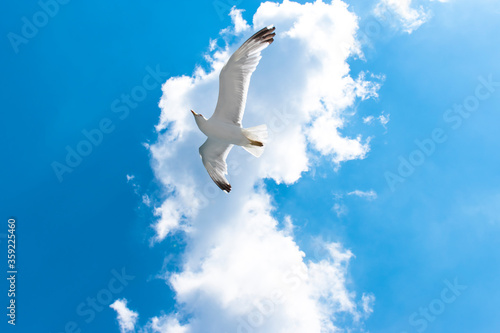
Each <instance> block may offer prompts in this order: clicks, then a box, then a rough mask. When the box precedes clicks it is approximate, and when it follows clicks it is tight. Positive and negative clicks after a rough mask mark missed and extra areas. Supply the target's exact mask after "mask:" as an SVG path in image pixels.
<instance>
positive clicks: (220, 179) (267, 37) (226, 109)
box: [191, 26, 275, 192]
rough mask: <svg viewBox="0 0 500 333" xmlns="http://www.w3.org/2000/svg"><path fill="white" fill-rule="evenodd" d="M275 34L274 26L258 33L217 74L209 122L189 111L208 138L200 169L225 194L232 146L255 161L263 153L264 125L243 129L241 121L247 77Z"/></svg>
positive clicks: (203, 146) (203, 150)
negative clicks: (202, 168)
mask: <svg viewBox="0 0 500 333" xmlns="http://www.w3.org/2000/svg"><path fill="white" fill-rule="evenodd" d="M274 30H275V28H274V27H273V26H269V27H266V28H264V29H262V30H260V31H258V32H257V33H255V34H254V35H253V36H252V37H250V38H249V39H248V40H247V41H246V42H245V43H243V45H241V47H240V48H239V49H238V50H236V52H234V53H233V55H232V56H231V57H230V58H229V60H228V61H227V63H226V64H225V65H224V67H223V68H222V70H221V72H220V76H219V99H218V101H217V106H216V108H215V111H214V114H213V115H212V117H210V119H206V118H205V117H203V116H202V115H201V114H198V113H196V112H194V111H193V110H191V112H192V113H193V115H194V117H195V120H196V124H197V125H198V127H199V128H200V130H201V131H202V132H203V133H204V134H205V135H206V136H207V137H208V138H207V140H206V141H205V143H204V144H203V145H202V146H201V147H200V155H201V159H202V162H203V165H204V166H205V168H206V169H207V171H208V174H209V175H210V177H211V178H212V180H213V181H214V182H215V184H217V186H219V188H220V189H222V190H223V191H226V192H230V191H231V185H230V184H229V182H228V181H227V179H226V177H225V175H227V165H226V158H227V155H228V154H229V151H230V150H231V148H232V147H233V145H238V146H242V147H243V148H244V149H245V150H247V151H248V152H249V153H251V154H252V155H254V156H256V157H260V155H262V153H263V152H264V144H265V143H266V140H267V127H266V125H259V126H256V127H251V128H242V126H241V120H242V118H243V113H244V112H245V104H246V99H247V94H248V86H249V85H250V77H251V76H252V73H253V72H254V71H255V69H256V68H257V65H258V64H259V61H260V58H261V55H260V54H261V51H262V50H263V49H265V48H266V47H267V46H268V45H269V44H271V43H272V42H273V41H274V39H273V37H274V36H275V33H274Z"/></svg>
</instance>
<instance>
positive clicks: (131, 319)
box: [109, 299, 139, 333]
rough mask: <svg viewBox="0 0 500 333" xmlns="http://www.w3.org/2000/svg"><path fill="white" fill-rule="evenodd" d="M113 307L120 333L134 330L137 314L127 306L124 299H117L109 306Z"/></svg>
mask: <svg viewBox="0 0 500 333" xmlns="http://www.w3.org/2000/svg"><path fill="white" fill-rule="evenodd" d="M109 307H110V308H112V309H114V310H115V311H116V313H117V315H118V318H117V319H118V324H119V325H120V332H121V333H128V332H134V331H135V324H136V322H137V317H139V315H138V314H137V312H134V311H132V310H130V309H129V308H127V300H126V299H117V300H116V301H114V302H113V304H111V305H110V306H109Z"/></svg>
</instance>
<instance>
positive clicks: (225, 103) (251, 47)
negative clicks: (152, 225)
mask: <svg viewBox="0 0 500 333" xmlns="http://www.w3.org/2000/svg"><path fill="white" fill-rule="evenodd" d="M274 30H275V28H274V27H272V26H270V27H266V28H264V29H261V30H260V31H258V32H257V33H255V34H254V35H253V36H252V37H250V38H249V39H248V40H247V41H246V42H245V43H243V45H241V46H240V48H239V49H238V50H236V52H234V53H233V55H232V56H231V57H230V58H229V60H228V61H227V63H226V64H225V65H224V67H223V68H222V70H221V72H220V75H219V99H218V100H217V106H216V107H215V112H214V114H213V116H212V117H214V118H217V119H218V120H221V121H224V122H228V123H232V124H235V125H238V126H241V119H242V118H243V112H244V111H245V104H246V100H247V94H248V86H249V85H250V77H251V76H252V73H253V72H254V71H255V69H256V68H257V65H258V64H259V61H260V58H261V55H260V53H261V51H262V50H263V49H265V48H266V47H267V46H268V45H269V44H271V43H272V42H273V41H274V39H273V37H274V36H275V33H274Z"/></svg>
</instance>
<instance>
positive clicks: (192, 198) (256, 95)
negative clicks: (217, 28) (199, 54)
mask: <svg viewBox="0 0 500 333" xmlns="http://www.w3.org/2000/svg"><path fill="white" fill-rule="evenodd" d="M231 17H232V18H233V22H234V25H235V26H238V27H242V26H245V24H246V23H245V22H244V21H243V19H242V17H241V11H237V10H233V11H231ZM270 24H274V25H276V27H277V36H276V40H275V43H274V44H272V45H271V46H270V47H269V48H267V49H265V50H264V52H263V58H262V60H261V63H260V65H259V67H258V68H257V71H256V72H255V73H254V75H253V77H252V82H251V84H250V91H249V98H248V103H247V110H246V113H245V118H244V125H245V126H246V127H250V126H255V125H259V124H261V123H265V124H267V125H268V128H269V131H270V140H269V143H268V145H267V147H266V151H265V153H264V155H263V156H262V157H261V158H260V159H259V160H256V159H254V158H253V157H252V156H250V155H248V154H247V153H246V152H242V150H241V149H240V148H238V147H236V148H235V149H233V150H232V151H231V153H230V155H229V157H228V164H229V174H230V175H229V177H231V176H232V177H234V178H233V179H230V181H232V182H233V183H234V184H233V188H234V189H236V188H237V187H238V186H242V185H240V184H239V183H238V182H239V181H242V182H244V181H247V182H248V183H249V184H254V183H255V182H256V181H258V180H259V179H263V178H272V179H274V180H275V181H276V182H277V183H286V184H292V183H294V182H296V181H297V180H298V179H299V178H300V177H301V174H302V173H303V172H304V171H307V170H309V169H310V167H311V157H312V156H314V155H316V154H318V153H319V154H320V155H326V156H328V157H329V158H330V159H331V160H332V161H333V162H335V163H337V164H340V163H342V162H345V161H349V160H352V159H362V158H364V157H365V156H366V154H367V153H368V151H369V138H363V137H362V135H361V134H359V135H357V136H356V137H347V136H345V135H343V134H342V129H343V128H344V127H345V126H346V124H347V122H346V120H347V119H348V118H349V117H350V116H351V112H346V110H348V109H349V108H350V107H352V106H353V105H354V102H355V101H356V99H366V98H370V97H374V96H377V90H378V89H379V87H380V84H379V83H378V82H377V81H368V80H367V79H366V75H365V73H360V74H359V75H358V76H357V77H356V78H353V77H351V76H350V73H349V72H350V68H349V65H348V64H347V62H346V60H347V59H348V58H349V57H351V56H356V55H360V54H361V53H360V52H361V51H360V49H359V43H358V42H357V40H356V39H355V36H356V31H357V29H358V21H357V17H356V16H355V15H354V14H353V13H351V12H349V10H348V8H347V5H346V4H345V3H343V2H342V1H332V3H331V4H326V3H323V2H321V1H317V2H315V3H314V4H311V3H306V4H304V5H301V4H298V3H295V2H291V1H284V2H283V4H277V3H273V2H265V3H263V4H261V6H260V7H259V9H258V10H257V13H256V14H255V15H254V18H253V27H254V30H256V29H258V28H260V27H263V26H267V25H270ZM235 30H236V29H224V30H223V32H222V36H221V38H222V39H224V40H226V39H229V38H228V37H229V36H228V34H231V32H233V33H234V31H235ZM248 34H250V32H249V33H248ZM238 45H239V43H238V44H236V45H234V44H231V45H227V46H226V47H225V48H215V49H214V50H213V51H212V52H210V53H209V54H208V55H207V56H206V59H207V61H208V65H209V67H210V70H209V71H208V72H207V71H205V70H203V69H202V68H201V67H198V68H196V69H195V71H194V74H193V76H181V77H173V78H170V79H169V80H168V81H167V82H166V83H165V84H164V85H163V97H162V99H161V101H160V107H161V109H162V114H161V118H160V123H159V124H158V125H157V130H158V131H163V130H165V129H167V131H166V132H165V133H163V134H162V135H161V136H160V138H159V141H158V143H156V144H154V145H152V146H151V148H150V149H151V152H152V155H153V167H154V170H155V172H156V175H157V177H158V179H160V181H162V183H163V184H164V185H165V188H166V189H167V194H168V199H167V200H165V202H164V204H163V205H162V206H161V207H159V208H158V209H157V210H156V213H157V215H158V216H159V217H160V218H159V220H158V223H157V224H156V225H155V226H154V228H155V230H156V231H157V235H158V237H157V238H158V240H161V239H163V238H164V237H165V236H167V234H168V233H169V232H172V231H175V230H177V229H185V228H187V227H189V224H190V223H191V221H192V220H193V219H195V218H196V216H197V214H198V212H199V210H200V209H202V208H203V207H204V206H206V205H207V204H208V202H209V201H210V199H211V196H213V195H217V194H218V193H217V194H213V192H217V191H216V190H215V188H214V186H212V184H211V180H210V178H209V177H208V175H207V174H206V171H205V170H204V169H203V166H202V165H201V163H200V160H199V156H198V146H200V145H201V144H202V143H203V140H204V139H203V134H201V133H200V131H199V130H198V128H197V127H196V125H195V122H194V120H193V119H192V115H191V113H190V112H189V110H190V109H193V110H195V111H197V112H198V113H202V114H204V115H206V116H207V117H208V116H210V115H211V113H212V112H213V109H214V108H215V104H216V100H217V93H218V74H219V71H220V69H221V68H222V66H223V65H224V63H225V61H226V60H227V59H228V57H229V56H230V54H231V53H232V52H233V51H234V50H235V49H236V48H237V46H238ZM374 79H375V80H376V77H374ZM243 174H244V175H245V179H246V180H241V178H242V177H238V176H239V175H243Z"/></svg>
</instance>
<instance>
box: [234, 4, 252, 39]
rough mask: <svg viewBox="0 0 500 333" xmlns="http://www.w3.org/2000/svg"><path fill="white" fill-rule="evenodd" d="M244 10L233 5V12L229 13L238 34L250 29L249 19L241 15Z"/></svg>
mask: <svg viewBox="0 0 500 333" xmlns="http://www.w3.org/2000/svg"><path fill="white" fill-rule="evenodd" d="M242 12H243V10H242V9H236V7H233V8H231V12H230V13H229V16H231V21H232V22H233V26H234V33H236V34H239V33H240V32H244V31H247V30H248V29H250V26H249V25H248V24H247V21H245V20H244V19H243V17H242V16H241V13H242Z"/></svg>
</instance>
